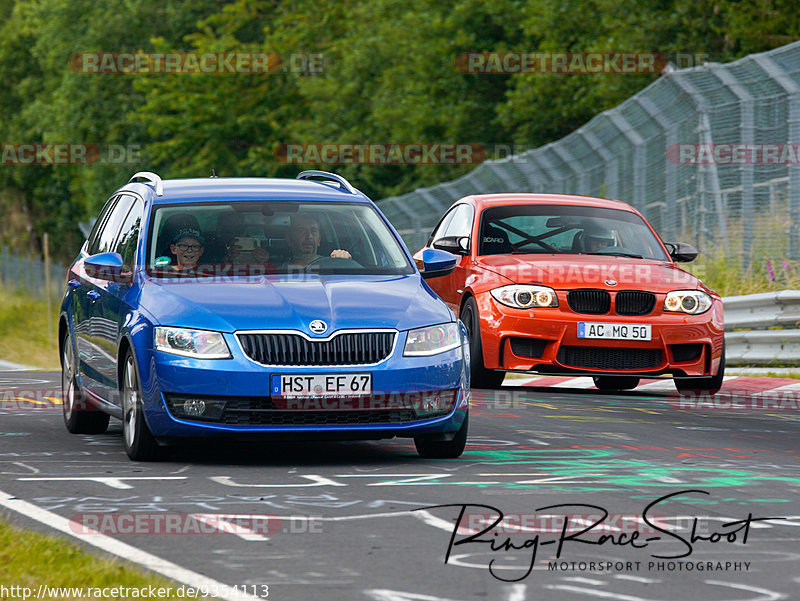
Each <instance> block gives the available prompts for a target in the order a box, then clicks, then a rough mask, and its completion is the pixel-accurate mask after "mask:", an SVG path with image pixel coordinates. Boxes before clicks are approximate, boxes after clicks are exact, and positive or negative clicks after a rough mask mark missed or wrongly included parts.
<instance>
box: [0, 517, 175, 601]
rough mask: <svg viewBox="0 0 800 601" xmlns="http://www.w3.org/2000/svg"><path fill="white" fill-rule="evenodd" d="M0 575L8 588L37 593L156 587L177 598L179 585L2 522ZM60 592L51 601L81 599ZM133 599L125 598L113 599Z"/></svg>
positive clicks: (54, 538)
mask: <svg viewBox="0 0 800 601" xmlns="http://www.w3.org/2000/svg"><path fill="white" fill-rule="evenodd" d="M0 574H2V576H3V582H2V583H0V584H3V585H4V586H6V587H7V588H8V587H10V586H20V587H28V588H30V589H33V591H34V594H36V591H38V590H39V587H40V586H41V585H47V586H52V587H59V588H62V587H71V588H75V587H83V589H86V588H88V587H91V588H100V589H111V588H114V587H126V588H136V589H142V588H144V589H147V587H148V586H153V587H162V588H166V589H170V590H171V593H172V595H171V597H170V598H174V597H175V589H176V586H179V585H176V584H175V583H173V582H171V581H169V580H167V579H166V578H162V577H160V576H155V575H151V574H148V573H147V572H145V571H144V570H142V569H140V568H137V567H136V566H133V565H130V564H125V563H123V562H121V561H118V560H115V559H108V558H105V557H98V556H96V555H94V554H92V553H88V552H87V551H85V550H83V549H81V548H80V547H78V546H77V545H75V544H74V543H72V542H71V541H70V540H69V539H67V538H64V537H52V536H47V535H45V534H40V533H38V532H33V531H29V530H23V529H20V528H17V527H15V526H12V525H11V524H9V523H7V522H4V521H2V520H0ZM61 592H62V593H63V596H52V595H51V596H49V597H48V598H49V599H79V598H81V597H77V596H74V591H73V596H70V595H69V593H68V591H61ZM135 596H136V595H133V597H135ZM130 597H131V596H128V595H126V596H122V597H119V596H118V597H114V598H115V599H128V598H130ZM12 598H13V597H12ZM20 598H21V597H20ZM82 598H83V599H85V598H87V597H86V596H84V597H82Z"/></svg>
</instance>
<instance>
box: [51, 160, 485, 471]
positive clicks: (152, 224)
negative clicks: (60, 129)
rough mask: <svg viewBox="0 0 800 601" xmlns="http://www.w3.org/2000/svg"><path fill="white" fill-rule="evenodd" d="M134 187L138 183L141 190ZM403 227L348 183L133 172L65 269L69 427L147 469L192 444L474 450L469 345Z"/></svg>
mask: <svg viewBox="0 0 800 601" xmlns="http://www.w3.org/2000/svg"><path fill="white" fill-rule="evenodd" d="M139 180H145V181H143V182H141V181H139ZM426 252H427V253H428V254H427V255H426V256H425V257H424V258H423V271H422V272H419V271H418V270H417V267H416V266H415V264H414V262H413V261H412V259H411V256H410V254H409V252H408V250H407V249H406V247H405V246H404V245H403V242H402V241H401V239H400V237H399V236H398V234H397V232H395V230H394V229H393V228H392V226H391V225H390V224H389V223H388V221H387V220H386V218H385V217H384V216H383V215H382V214H381V212H380V211H379V210H378V209H377V207H376V206H375V205H374V204H373V203H372V202H371V201H370V200H369V199H368V198H367V197H366V196H365V195H364V194H362V193H361V192H359V191H358V190H356V189H355V188H353V186H351V185H350V184H349V183H348V182H347V180H345V179H344V178H342V177H340V176H338V175H335V174H331V173H326V172H321V171H306V172H303V173H301V174H300V175H298V176H297V179H295V180H291V179H288V180H287V179H222V178H216V177H212V178H210V179H185V180H167V181H162V180H161V178H159V177H158V176H157V175H155V174H153V173H149V172H145V173H137V174H136V175H135V176H134V177H133V178H131V180H130V182H129V183H128V184H127V185H125V186H123V187H122V188H120V189H119V190H117V191H116V192H115V193H114V194H113V195H112V196H111V198H110V199H109V200H108V202H107V203H106V204H105V206H104V207H103V210H102V212H101V213H100V216H99V217H98V219H97V221H96V223H95V225H94V229H93V231H92V232H91V234H90V236H89V239H88V240H86V242H85V243H84V245H83V248H82V249H81V252H80V255H79V256H78V257H77V259H76V260H75V262H74V263H73V264H72V266H71V267H70V269H69V274H68V278H67V279H68V282H67V289H66V294H65V296H64V302H63V304H62V307H61V313H60V319H59V336H58V340H59V345H60V353H61V365H62V387H63V394H64V421H65V423H66V426H67V429H68V430H69V431H70V432H74V433H100V432H103V431H105V429H106V428H107V426H108V422H109V416H113V417H116V418H118V419H121V420H122V423H123V439H124V443H125V450H126V451H127V453H128V456H129V457H130V458H131V459H133V460H151V459H155V458H157V457H158V455H159V449H160V447H161V446H162V445H164V444H167V443H169V442H171V441H172V442H176V441H179V440H181V439H184V440H185V439H186V438H188V437H209V436H222V435H229V436H231V435H232V436H238V437H245V436H252V435H267V436H280V435H283V436H284V437H286V436H288V437H290V438H293V439H297V440H307V439H315V438H317V439H318V438H322V439H381V438H392V437H395V436H401V437H413V438H414V441H415V444H416V448H417V450H418V452H419V454H420V455H421V456H423V457H439V458H445V457H458V456H459V455H460V454H461V453H462V451H463V450H464V445H465V443H466V438H467V427H468V408H469V376H468V370H467V369H466V366H467V365H469V347H468V342H467V337H466V332H465V330H464V328H463V326H462V324H461V323H460V322H459V321H458V320H457V319H456V318H455V316H454V315H453V313H452V312H451V311H450V310H449V309H448V308H447V306H446V305H445V304H444V302H442V301H441V300H440V299H439V298H438V297H437V296H436V295H435V294H434V293H433V292H432V291H431V289H430V288H429V287H428V285H427V284H426V283H425V281H424V279H425V278H428V277H437V276H442V275H447V274H448V273H450V272H452V270H453V268H454V266H455V256H454V255H451V254H449V253H447V252H444V251H441V250H429V251H426Z"/></svg>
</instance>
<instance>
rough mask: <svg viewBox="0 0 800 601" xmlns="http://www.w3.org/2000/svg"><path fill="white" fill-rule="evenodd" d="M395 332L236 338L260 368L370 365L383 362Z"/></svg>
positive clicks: (250, 334)
mask: <svg viewBox="0 0 800 601" xmlns="http://www.w3.org/2000/svg"><path fill="white" fill-rule="evenodd" d="M395 335H396V334H395V333H394V332H344V333H342V334H339V335H337V336H334V337H333V338H330V339H328V340H309V339H307V338H305V337H303V336H301V335H299V334H271V333H246V334H237V336H238V338H239V342H240V343H241V345H242V350H244V352H245V354H246V355H247V356H248V357H250V359H252V360H253V361H256V362H257V363H261V364H262V365H290V366H302V365H370V364H374V363H379V362H381V361H383V360H384V359H386V358H387V357H388V356H389V355H390V354H391V352H392V348H393V347H394V338H395Z"/></svg>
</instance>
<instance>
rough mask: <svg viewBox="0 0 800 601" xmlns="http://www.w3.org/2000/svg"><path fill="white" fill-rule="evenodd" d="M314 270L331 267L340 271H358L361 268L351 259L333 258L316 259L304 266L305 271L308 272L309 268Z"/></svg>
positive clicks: (359, 264)
mask: <svg viewBox="0 0 800 601" xmlns="http://www.w3.org/2000/svg"><path fill="white" fill-rule="evenodd" d="M312 265H313V266H314V268H316V269H326V268H331V267H339V268H342V269H358V268H361V267H363V265H362V264H361V263H359V262H358V261H354V260H353V259H336V258H334V257H317V258H316V259H314V260H313V261H311V262H309V263H308V264H307V265H306V266H305V271H309V270H310V269H309V268H310V267H311V266H312Z"/></svg>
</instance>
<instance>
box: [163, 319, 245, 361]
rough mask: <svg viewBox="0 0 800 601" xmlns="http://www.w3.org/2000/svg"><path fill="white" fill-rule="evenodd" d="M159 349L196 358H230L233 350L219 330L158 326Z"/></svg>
mask: <svg viewBox="0 0 800 601" xmlns="http://www.w3.org/2000/svg"><path fill="white" fill-rule="evenodd" d="M155 346H156V350H157V351H163V352H165V353H172V354H173V355H181V356H182V357H194V358H196V359H230V357H231V351H230V349H229V348H228V345H227V343H226V342H225V338H224V337H223V336H222V334H220V333H219V332H210V331H208V330H190V329H187V328H169V327H164V326H156V331H155Z"/></svg>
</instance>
